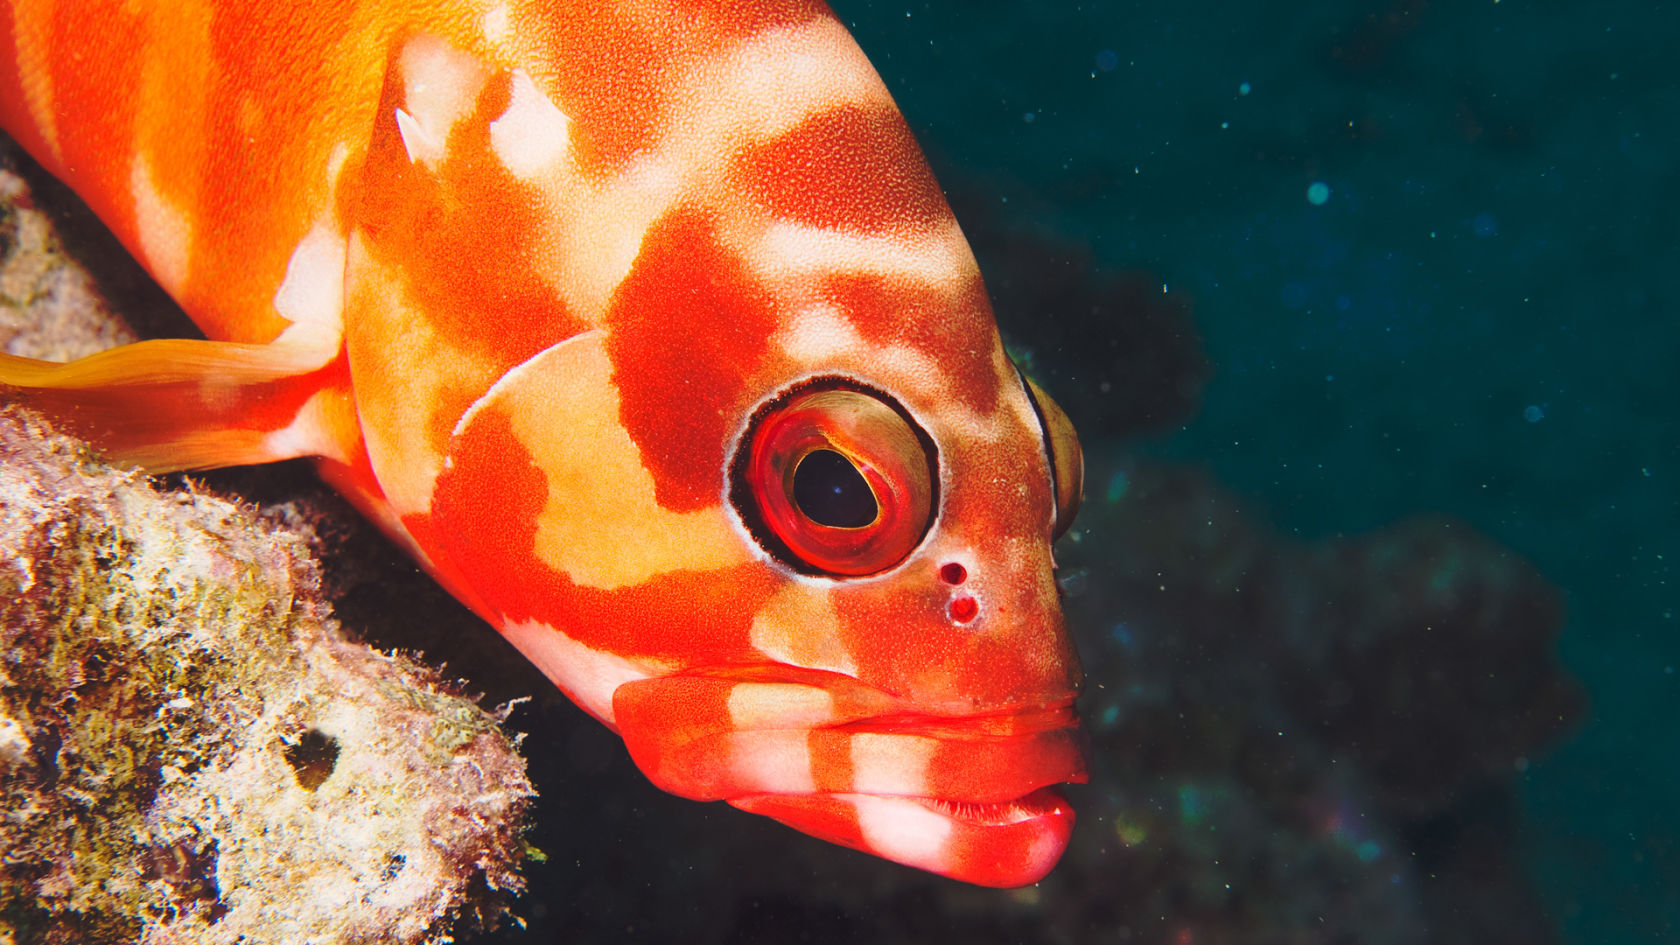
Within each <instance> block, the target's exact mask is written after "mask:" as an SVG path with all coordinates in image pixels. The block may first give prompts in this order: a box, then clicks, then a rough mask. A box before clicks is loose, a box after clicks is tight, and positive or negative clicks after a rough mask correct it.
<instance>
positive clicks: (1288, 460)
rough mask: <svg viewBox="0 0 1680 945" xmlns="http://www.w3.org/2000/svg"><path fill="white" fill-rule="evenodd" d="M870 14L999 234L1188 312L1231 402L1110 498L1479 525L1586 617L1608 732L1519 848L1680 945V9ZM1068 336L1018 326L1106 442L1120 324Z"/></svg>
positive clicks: (1294, 6)
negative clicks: (1099, 346)
mask: <svg viewBox="0 0 1680 945" xmlns="http://www.w3.org/2000/svg"><path fill="white" fill-rule="evenodd" d="M837 8H838V10H839V12H840V13H841V15H842V18H843V19H845V20H847V21H848V23H849V24H851V25H852V26H853V28H854V31H855V32H856V33H857V35H858V37H859V39H860V42H862V43H863V45H864V46H865V48H866V50H868V51H869V52H870V54H871V55H872V56H873V57H874V58H875V60H876V62H877V65H878V67H879V68H880V69H881V71H882V73H883V75H884V76H886V78H887V80H888V83H889V85H890V86H891V88H892V90H893V92H894V94H895V95H896V96H897V97H898V98H899V101H900V104H901V105H902V106H903V108H904V110H905V112H906V114H907V116H908V118H909V120H910V122H911V124H912V126H913V127H915V128H916V129H917V131H918V134H919V135H921V137H922V138H923V140H924V142H925V143H926V144H927V146H928V147H929V150H930V152H932V155H933V160H934V163H935V165H936V168H937V169H938V170H939V171H940V172H941V175H942V178H943V179H945V180H946V182H947V183H948V184H949V185H950V186H951V187H952V189H953V201H954V202H955V203H957V205H958V207H959V213H961V214H962V215H963V217H964V220H965V225H968V221H969V220H970V219H971V218H973V217H974V216H976V215H980V216H984V217H985V218H986V223H985V225H986V226H987V227H993V228H995V227H998V226H1003V227H1005V228H1009V227H1013V228H1014V229H1015V230H1017V231H1032V232H1038V233H1044V234H1047V236H1048V237H1049V238H1051V239H1055V240H1061V241H1063V242H1064V243H1065V244H1066V245H1075V246H1080V247H1085V248H1088V249H1089V251H1090V253H1091V254H1092V259H1093V260H1094V261H1095V264H1096V265H1098V266H1106V267H1112V268H1114V269H1123V270H1142V271H1144V272H1147V273H1149V274H1150V278H1151V279H1152V280H1153V281H1154V282H1158V283H1159V288H1158V289H1157V290H1156V291H1160V292H1163V293H1164V295H1165V296H1166V298H1167V299H1176V300H1177V301H1180V302H1181V303H1182V304H1183V305H1184V306H1185V307H1186V309H1185V310H1186V311H1187V312H1188V313H1189V314H1188V318H1189V319H1190V321H1191V323H1192V324H1193V326H1194V329H1195V331H1196V333H1197V334H1198V335H1199V340H1200V346H1201V350H1202V352H1203V355H1204V356H1205V359H1206V364H1207V365H1208V366H1209V367H1210V368H1211V373H1210V374H1209V380H1208V381H1207V383H1206V385H1205V387H1203V388H1201V389H1200V395H1201V396H1200V401H1199V405H1198V406H1197V408H1196V409H1195V410H1194V411H1193V412H1190V413H1189V414H1188V415H1187V416H1184V417H1182V418H1177V417H1175V418H1172V419H1173V422H1172V423H1171V424H1170V425H1167V428H1166V429H1154V430H1137V429H1132V428H1127V427H1126V426H1125V425H1124V424H1118V423H1117V424H1116V425H1115V426H1114V431H1113V436H1112V437H1111V438H1107V439H1105V437H1106V436H1107V435H1108V434H1107V433H1105V431H1102V430H1098V431H1094V432H1095V435H1093V432H1092V431H1087V432H1086V439H1087V448H1088V449H1089V450H1090V451H1091V452H1092V453H1093V454H1095V458H1094V467H1093V468H1094V469H1095V470H1099V471H1106V470H1111V469H1113V468H1116V467H1115V466H1114V463H1122V464H1123V462H1124V461H1125V460H1124V459H1123V457H1132V456H1138V457H1145V458H1153V459H1154V460H1168V461H1170V462H1171V463H1174V464H1188V465H1190V466H1193V467H1197V468H1200V469H1203V470H1206V471H1207V472H1208V473H1210V474H1211V476H1212V477H1213V478H1214V479H1215V480H1216V481H1217V482H1218V483H1219V484H1220V486H1221V487H1222V488H1223V489H1225V490H1228V491H1229V494H1230V495H1232V496H1235V497H1238V498H1239V499H1240V501H1242V502H1244V503H1245V504H1246V506H1247V507H1248V508H1249V509H1250V510H1251V511H1252V512H1253V513H1254V514H1255V515H1257V516H1258V517H1259V518H1260V519H1262V520H1264V521H1266V522H1268V523H1269V524H1270V525H1271V526H1274V527H1275V528H1277V529H1278V530H1280V531H1281V532H1282V533H1283V534H1285V535H1293V536H1299V537H1300V538H1301V539H1303V540H1313V539H1323V538H1330V537H1334V536H1340V535H1356V534H1359V533H1363V532H1366V531H1368V530H1370V529H1373V528H1376V527H1378V526H1382V525H1384V524H1385V523H1389V522H1393V521H1396V520H1400V519H1406V518H1408V517H1411V516H1417V515H1420V514H1432V513H1441V514H1445V515H1448V516H1451V517H1453V519H1455V520H1457V521H1460V522H1462V523H1465V525H1467V526H1468V527H1470V528H1473V529H1474V530H1476V531H1479V532H1480V533H1481V534H1483V535H1486V536H1488V537H1490V538H1491V539H1493V540H1494V541H1496V542H1497V543H1499V545H1501V546H1503V547H1504V548H1506V549H1508V550H1509V552H1510V553H1511V554H1513V555H1515V556H1520V557H1521V558H1523V559H1526V560H1527V561H1529V562H1532V563H1533V564H1534V565H1535V566H1536V567H1537V568H1538V570H1539V572H1540V574H1541V575H1543V576H1544V578H1545V580H1546V581H1547V582H1549V583H1550V584H1551V585H1553V587H1554V588H1555V589H1556V590H1557V591H1558V592H1559V593H1561V595H1562V599H1563V600H1564V602H1565V604H1566V607H1567V621H1566V623H1565V625H1564V630H1563V634H1562V638H1561V641H1560V643H1559V644H1558V647H1559V651H1560V652H1561V656H1562V659H1563V661H1564V665H1565V666H1566V668H1567V671H1568V672H1569V673H1570V674H1572V675H1573V676H1574V677H1575V678H1576V679H1577V680H1579V682H1580V683H1581V684H1582V686H1583V687H1584V689H1585V691H1586V694H1587V699H1588V704H1587V707H1586V708H1585V709H1584V710H1582V711H1581V712H1580V713H1579V714H1578V715H1577V716H1576V717H1575V718H1573V719H1572V720H1571V722H1570V728H1569V732H1568V734H1566V735H1564V736H1562V737H1559V738H1554V739H1550V740H1549V741H1548V744H1547V747H1546V748H1545V749H1544V750H1542V751H1541V752H1538V753H1537V754H1536V756H1535V757H1533V758H1532V759H1526V758H1525V759H1524V760H1525V761H1526V762H1527V763H1526V765H1519V766H1517V767H1516V768H1514V769H1513V770H1512V771H1511V773H1510V776H1509V779H1510V783H1511V784H1512V785H1514V788H1515V792H1516V793H1515V797H1516V799H1517V802H1518V803H1517V806H1516V809H1515V813H1514V814H1513V817H1514V822H1515V825H1514V826H1511V825H1510V824H1509V823H1507V824H1506V825H1505V826H1506V827H1509V829H1510V831H1511V835H1512V836H1513V837H1514V838H1515V839H1514V843H1515V845H1516V850H1517V852H1518V854H1519V856H1520V865H1521V867H1522V869H1523V870H1525V871H1526V873H1527V875H1528V876H1529V877H1530V878H1531V880H1532V882H1533V883H1534V884H1535V888H1536V889H1537V890H1538V894H1539V899H1538V901H1539V903H1541V906H1542V909H1543V913H1544V917H1545V920H1546V922H1547V923H1548V924H1549V925H1550V926H1551V927H1552V928H1553V929H1554V930H1555V931H1556V932H1557V934H1559V935H1560V936H1561V938H1562V940H1564V941H1568V942H1580V943H1587V942H1635V941H1676V940H1680V849H1677V847H1676V834H1677V831H1680V810H1677V807H1676V799H1677V798H1680V734H1677V728H1680V726H1677V723H1680V676H1677V674H1676V667H1677V666H1680V619H1677V618H1676V611H1677V610H1680V589H1677V578H1676V571H1675V565H1676V563H1677V561H1680V423H1677V420H1676V413H1677V407H1680V371H1677V365H1680V128H1677V125H1680V82H1677V80H1676V75H1677V73H1676V70H1675V64H1674V59H1673V49H1674V47H1675V43H1676V41H1677V40H1680V5H1676V4H1661V3H1652V2H1647V3H1635V2H1600V3H1591V4H1587V3H1564V2H1558V0H1552V2H1538V3H1537V2H1521V0H1503V2H1499V0H1476V2H1465V3H1441V2H1426V0H1393V2H1382V0H1378V2H1369V0H1367V2H1346V0H1336V2H1327V0H1305V2H1297V3H1290V4H1255V3H1233V2H1229V0H1189V2H1174V3H1137V2H1125V3H1119V2H1110V3H1086V4H1072V3H1025V2H1023V3H1001V2H999V3H955V2H951V3H939V4H926V3H915V4H900V5H884V4H879V3H876V4H869V3H839V4H837ZM1006 252H1007V249H1000V250H998V251H997V253H1006ZM981 255H982V258H983V261H987V259H986V257H987V255H988V254H987V253H986V252H985V251H982V254H981ZM991 263H992V264H993V265H996V264H997V261H996V259H995V258H994V259H993V260H991ZM1004 264H1005V265H1007V261H1005V263H1004ZM1000 308H1001V305H1000ZM1044 317H1048V316H1045V315H1043V314H1041V313H1036V312H1029V311H1020V310H1012V311H1000V319H1001V320H1002V321H1003V322H1004V323H1005V328H1006V331H1007V332H1008V333H1009V334H1010V336H1011V338H1012V340H1014V341H1015V342H1016V343H1017V344H1024V345H1026V346H1031V345H1032V344H1033V341H1034V340H1035V339H1042V338H1054V339H1055V341H1054V344H1053V345H1051V344H1048V343H1040V344H1039V345H1038V347H1036V348H1035V350H1034V356H1035V358H1036V359H1038V360H1040V361H1042V362H1045V363H1047V364H1050V365H1058V364H1059V365H1061V366H1060V367H1058V368H1056V371H1057V373H1058V374H1059V375H1060V380H1059V382H1058V387H1056V388H1055V393H1056V394H1057V396H1058V397H1060V398H1062V399H1064V400H1065V401H1068V406H1069V409H1070V411H1075V412H1076V414H1077V411H1078V410H1080V409H1083V410H1085V411H1086V412H1087V413H1088V414H1093V413H1094V414H1101V413H1102V411H1103V410H1105V409H1108V408H1107V407H1105V405H1104V404H1103V402H1102V401H1103V398H1104V397H1105V396H1108V395H1105V394H1104V393H1102V392H1101V391H1099V390H1097V389H1096V373H1099V372H1097V371H1095V370H1093V367H1092V364H1091V363H1090V361H1089V360H1088V359H1087V360H1081V357H1080V355H1079V351H1078V348H1079V345H1081V344H1083V345H1090V344H1093V343H1094V341H1093V339H1096V338H1100V336H1101V333H1102V332H1104V331H1105V330H1115V326H1114V324H1113V322H1112V321H1104V319H1103V318H1092V319H1090V321H1089V323H1088V324H1078V325H1077V327H1072V328H1069V327H1066V326H1063V327H1062V328H1058V329H1054V330H1046V329H1043V328H1042V327H1039V326H1038V321H1039V320H1040V319H1041V318H1044ZM1055 317H1058V318H1062V319H1063V320H1064V321H1066V320H1067V319H1068V318H1073V319H1074V320H1075V321H1076V322H1077V319H1078V315H1077V313H1075V314H1074V315H1072V316H1069V315H1066V314H1058V315H1056V316H1055ZM1105 317H1108V318H1112V316H1105ZM1069 335H1072V336H1074V337H1073V340H1072V341H1071V342H1070V339H1069V337H1068V336H1069ZM1081 338H1083V341H1081V340H1079V339H1081ZM1023 339H1024V341H1023ZM1070 344H1071V345H1072V348H1071V349H1070V347H1069V346H1070ZM1108 406H1109V407H1111V406H1112V405H1108ZM1076 419H1078V417H1077V415H1076ZM1145 426H1146V425H1145ZM1157 426H1160V425H1159V424H1158V425H1157ZM1102 457H1122V458H1121V459H1114V460H1113V461H1112V462H1111V463H1110V464H1109V465H1104V464H1103V463H1104V461H1103V459H1102ZM1110 475H1112V473H1110ZM1103 485H1104V484H1103V483H1094V484H1093V486H1092V489H1091V491H1092V492H1093V493H1094V494H1096V495H1099V496H1100V494H1101V492H1102V489H1103ZM1095 501H1100V499H1099V500H1095ZM1465 816H1469V817H1470V818H1471V819H1472V820H1473V819H1474V817H1475V816H1476V815H1475V814H1474V813H1471V814H1468V815H1465ZM1502 829H1503V828H1502Z"/></svg>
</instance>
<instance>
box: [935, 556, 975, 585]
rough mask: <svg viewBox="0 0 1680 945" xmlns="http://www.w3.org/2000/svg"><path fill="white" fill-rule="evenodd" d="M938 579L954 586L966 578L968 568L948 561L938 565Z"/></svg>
mask: <svg viewBox="0 0 1680 945" xmlns="http://www.w3.org/2000/svg"><path fill="white" fill-rule="evenodd" d="M939 579H940V580H941V581H944V582H945V583H946V584H950V585H952V586H956V585H958V584H961V583H962V582H964V581H966V580H968V569H967V568H965V567H963V566H962V565H960V564H958V563H956V562H955V561H951V562H948V563H946V564H944V565H941V566H940V568H939Z"/></svg>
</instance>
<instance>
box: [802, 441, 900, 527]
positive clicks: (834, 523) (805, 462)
mask: <svg viewBox="0 0 1680 945" xmlns="http://www.w3.org/2000/svg"><path fill="white" fill-rule="evenodd" d="M793 501H794V504H796V505H798V506H799V511H801V512H803V513H805V517H806V518H809V519H810V520H811V521H813V522H816V523H817V524H818V525H827V526H828V527H830V528H862V527H864V526H865V525H868V524H870V523H872V522H874V521H875V518H876V516H877V515H878V514H879V513H880V506H878V505H877V504H876V502H875V493H874V492H873V491H871V490H870V488H869V483H868V482H866V481H864V478H863V474H862V473H860V472H858V470H857V467H856V466H854V465H852V461H851V460H849V459H847V458H846V457H844V456H842V455H841V454H839V453H837V452H835V451H834V450H812V451H811V452H809V453H806V454H805V457H804V458H803V459H801V460H800V461H799V466H798V467H797V468H796V469H794V471H793Z"/></svg>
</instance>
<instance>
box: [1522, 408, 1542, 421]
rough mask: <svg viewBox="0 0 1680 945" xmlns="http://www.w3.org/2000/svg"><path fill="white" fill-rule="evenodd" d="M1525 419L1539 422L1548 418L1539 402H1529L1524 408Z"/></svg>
mask: <svg viewBox="0 0 1680 945" xmlns="http://www.w3.org/2000/svg"><path fill="white" fill-rule="evenodd" d="M1523 419H1524V420H1527V421H1528V422H1529V423H1539V422H1540V421H1542V420H1544V419H1546V411H1545V410H1543V409H1542V408H1541V407H1540V405H1539V404H1529V405H1528V406H1527V407H1524V408H1523Z"/></svg>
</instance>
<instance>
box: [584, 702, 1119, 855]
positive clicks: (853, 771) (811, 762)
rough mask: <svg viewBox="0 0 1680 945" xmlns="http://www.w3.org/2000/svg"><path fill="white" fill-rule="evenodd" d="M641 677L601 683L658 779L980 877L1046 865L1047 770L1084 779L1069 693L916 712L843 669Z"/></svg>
mask: <svg viewBox="0 0 1680 945" xmlns="http://www.w3.org/2000/svg"><path fill="white" fill-rule="evenodd" d="M810 675H811V676H812V677H813V678H811V679H803V678H801V679H798V680H797V681H787V680H785V679H771V678H743V677H742V676H740V675H676V676H666V677H660V678H654V679H646V680H638V681H635V682H631V683H626V684H625V685H623V686H621V687H619V689H618V690H617V692H616V693H615V694H614V697H613V707H614V715H615V718H616V722H617V724H618V727H619V730H620V732H621V734H622V735H623V737H624V740H625V744H626V746H627V747H628V748H629V750H630V754H631V757H632V758H633V759H634V760H635V762H636V764H637V766H638V767H640V768H641V769H642V771H643V772H644V773H646V774H647V776H648V777H649V779H650V780H652V781H653V782H654V783H655V784H657V785H658V786H659V787H661V788H663V789H664V790H667V791H670V792H672V793H674V794H678V795H680V796H683V797H688V798H692V799H696V800H724V801H728V802H729V803H731V804H733V805H734V806H736V807H739V808H741V809H743V810H747V811H751V812H753V813H760V814H764V815H766V816H769V817H772V818H774V819H776V820H779V821H781V822H783V823H785V824H788V825H789V826H791V827H794V828H795V829H798V830H801V831H803V832H805V833H809V834H812V835H814V836H818V837H821V838H823V839H826V840H830V841H832V842H836V843H840V844H843V845H845V846H850V847H854V848H857V849H861V850H866V851H868V852H871V853H875V854H877V855H879V856H883V857H885V858H887V859H892V860H895V861H898V862H901V863H906V864H908V865H911V866H916V867H920V868H922V869H927V870H930V871H932V872H936V873H940V874H942V875H947V876H951V877H953V878H957V879H963V880H966V881H969V882H975V883H980V884H983V885H991V886H1013V885H1022V884H1025V883H1030V882H1033V881H1035V880H1036V879H1037V878H1038V877H1039V876H1042V875H1043V872H1045V871H1048V870H1049V868H1050V867H1051V866H1052V865H1054V863H1055V860H1056V859H1057V858H1058V857H1059V856H1060V855H1061V851H1062V850H1063V849H1064V848H1065V846H1066V844H1067V838H1068V836H1069V834H1070V833H1071V831H1072V825H1073V811H1072V808H1071V807H1069V806H1068V804H1067V802H1066V800H1065V799H1063V798H1062V797H1061V795H1060V794H1059V793H1058V792H1056V791H1055V790H1054V789H1053V788H1052V787H1051V785H1055V784H1059V783H1066V782H1075V783H1082V782H1084V781H1085V780H1086V745H1085V741H1084V737H1083V734H1082V733H1081V731H1080V730H1079V727H1078V720H1077V718H1076V717H1075V715H1074V713H1073V710H1072V706H1071V704H1069V703H1063V704H1059V705H1053V706H1047V707H1039V708H1030V709H1024V710H1016V711H1012V712H1009V713H999V714H987V715H974V716H945V715H928V714H923V713H919V712H917V711H915V710H914V708H913V707H909V706H905V705H903V704H901V703H900V702H899V701H898V700H896V699H894V697H892V696H890V695H888V694H886V693H882V692H880V691H879V690H874V689H872V688H871V687H868V686H866V685H864V684H862V683H860V682H858V681H857V680H855V679H851V678H850V677H844V676H838V675H836V674H827V673H822V674H810Z"/></svg>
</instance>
